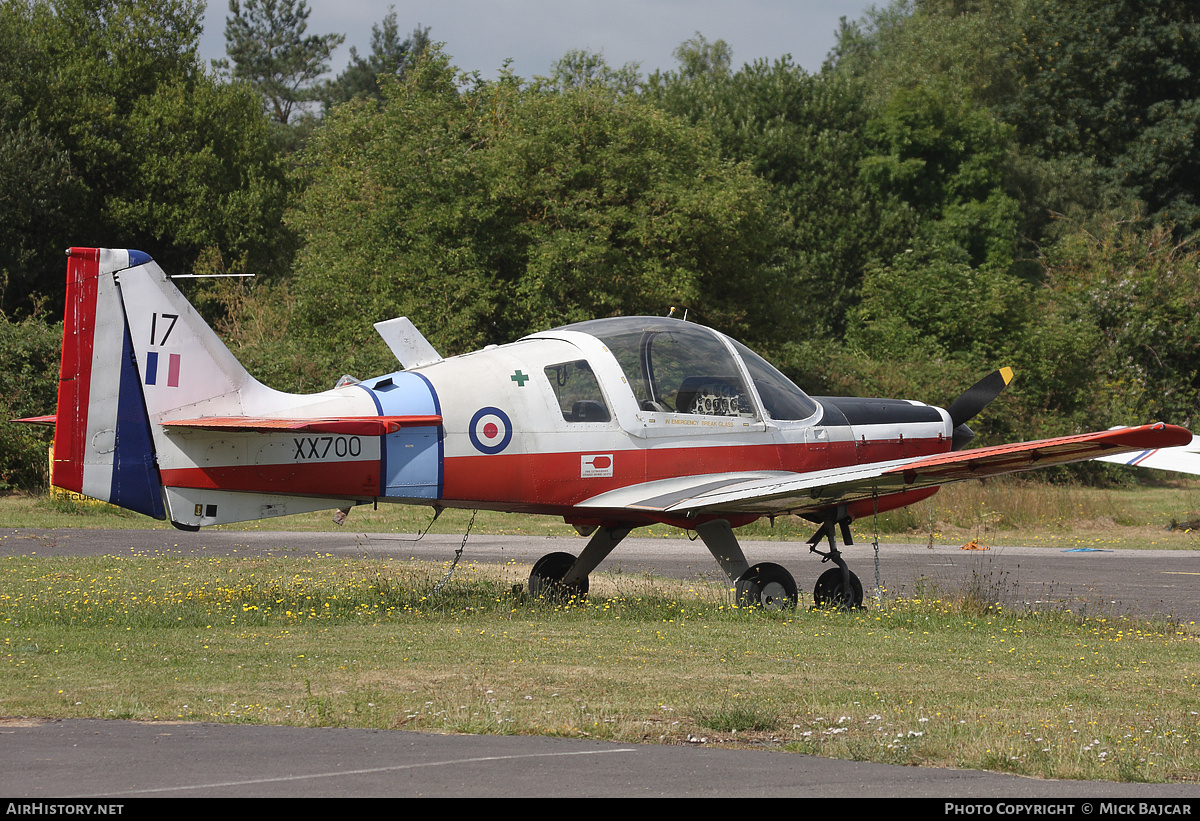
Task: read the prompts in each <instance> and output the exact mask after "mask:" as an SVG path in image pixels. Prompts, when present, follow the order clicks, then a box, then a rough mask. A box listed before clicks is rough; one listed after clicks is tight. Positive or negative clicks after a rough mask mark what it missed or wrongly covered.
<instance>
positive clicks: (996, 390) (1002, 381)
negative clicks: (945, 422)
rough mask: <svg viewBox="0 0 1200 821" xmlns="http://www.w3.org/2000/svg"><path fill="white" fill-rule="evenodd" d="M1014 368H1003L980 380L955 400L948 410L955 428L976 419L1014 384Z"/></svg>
mask: <svg viewBox="0 0 1200 821" xmlns="http://www.w3.org/2000/svg"><path fill="white" fill-rule="evenodd" d="M1012 379H1013V372H1012V368H1001V369H1000V370H998V371H993V372H992V373H989V374H988V375H987V376H985V377H984V378H983V379H980V380H979V381H978V382H976V383H975V384H974V385H972V386H971V387H969V388H967V390H966V391H965V392H964V393H963V395H962V396H960V397H958V398H957V399H955V400H954V403H953V404H951V405H950V407H949V408H947V409H946V410H947V412H949V414H950V420H951V421H952V422H953V423H954V426H955V427H958V426H959V425H962V424H965V423H966V422H967V421H968V420H970V419H974V418H975V415H976V414H978V413H979V412H980V411H981V410H983V409H984V408H986V407H987V406H988V405H989V404H991V402H992V400H993V399H995V398H996V397H997V396H999V395H1000V394H1001V393H1003V392H1004V389H1005V388H1007V387H1008V383H1009V382H1012Z"/></svg>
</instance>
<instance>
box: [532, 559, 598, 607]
mask: <svg viewBox="0 0 1200 821" xmlns="http://www.w3.org/2000/svg"><path fill="white" fill-rule="evenodd" d="M574 564H575V557H574V556H572V555H571V554H570V553H547V554H546V555H545V556H542V558H540V559H538V560H537V562H536V563H535V564H534V565H533V571H532V572H531V573H530V574H529V595H531V596H542V597H544V598H548V599H569V598H583V597H584V596H586V595H587V592H588V580H587V578H586V577H585V578H584V580H583V582H582V583H575V584H563V577H564V576H566V575H567V571H569V570H570V569H571V567H572V566H573V565H574Z"/></svg>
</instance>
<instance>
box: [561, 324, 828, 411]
mask: <svg viewBox="0 0 1200 821" xmlns="http://www.w3.org/2000/svg"><path fill="white" fill-rule="evenodd" d="M562 330H570V331H579V332H581V333H585V334H588V335H590V336H594V337H595V338H597V339H599V340H600V341H601V342H603V343H604V345H605V346H606V347H607V348H608V349H609V351H611V352H612V354H613V356H615V357H616V359H617V362H618V363H619V364H620V365H621V368H622V370H623V371H624V373H625V378H626V380H627V381H628V382H629V385H630V387H632V388H633V392H634V395H635V396H636V397H637V401H638V406H639V407H640V408H641V410H643V411H650V412H659V413H686V414H700V415H704V416H736V417H751V418H757V416H758V411H757V410H756V409H755V405H754V402H753V400H752V397H751V395H750V392H749V391H748V390H747V389H746V380H745V377H744V375H743V374H748V375H749V378H750V380H751V381H752V382H753V384H754V388H755V390H756V391H757V393H758V396H759V398H760V399H761V400H762V408H763V411H764V412H765V413H766V415H767V416H768V417H769V418H771V419H775V420H801V419H808V418H809V417H811V416H812V415H813V414H815V413H816V412H817V404H816V402H814V401H813V400H812V399H810V398H809V397H808V396H807V395H806V394H805V393H804V391H802V390H800V389H799V388H798V387H796V386H795V385H794V384H793V383H792V381H791V380H790V379H788V378H787V377H786V376H784V375H783V374H782V373H780V372H779V371H778V370H777V369H776V368H775V367H774V366H773V365H771V364H770V363H769V362H767V361H766V360H765V359H763V358H762V357H761V356H759V355H758V354H756V353H754V351H752V350H750V349H749V348H747V347H746V346H745V345H742V344H741V343H740V342H737V341H735V340H733V339H730V338H729V337H727V336H725V335H724V334H720V333H717V332H716V331H714V330H712V329H711V328H706V327H704V326H703V325H697V324H695V323H692V322H685V321H683V320H679V319H670V318H666V317H644V316H642V317H619V318H614V319H593V320H589V321H587V322H578V323H575V324H574V325H567V326H565V327H563V328H562ZM739 359H740V361H741V363H742V365H744V366H745V370H744V371H743V369H742V368H741V367H739V364H738V362H739Z"/></svg>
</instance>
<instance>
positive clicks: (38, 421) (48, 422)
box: [8, 413, 58, 428]
mask: <svg viewBox="0 0 1200 821" xmlns="http://www.w3.org/2000/svg"><path fill="white" fill-rule="evenodd" d="M8 421H10V422H21V423H22V424H25V425H45V426H46V427H48V428H52V427H54V425H55V423H56V422H57V421H58V414H56V413H52V414H50V415H49V416H27V417H25V418H24V419H10V420H8Z"/></svg>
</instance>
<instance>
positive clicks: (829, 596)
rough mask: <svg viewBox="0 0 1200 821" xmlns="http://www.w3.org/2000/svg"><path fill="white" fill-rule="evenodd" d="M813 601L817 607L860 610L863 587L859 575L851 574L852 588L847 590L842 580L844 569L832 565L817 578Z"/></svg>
mask: <svg viewBox="0 0 1200 821" xmlns="http://www.w3.org/2000/svg"><path fill="white" fill-rule="evenodd" d="M813 601H814V602H816V605H817V607H836V608H838V609H841V610H858V609H859V608H861V607H862V602H863V587H862V582H860V581H859V580H858V576H855V575H854V574H853V573H851V574H850V589H849V590H846V587H845V582H844V581H843V580H842V569H841V568H840V567H831V568H829V569H828V570H826V571H825V572H824V573H822V574H821V577H820V578H819V579H817V586H816V587H814V588H813Z"/></svg>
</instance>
